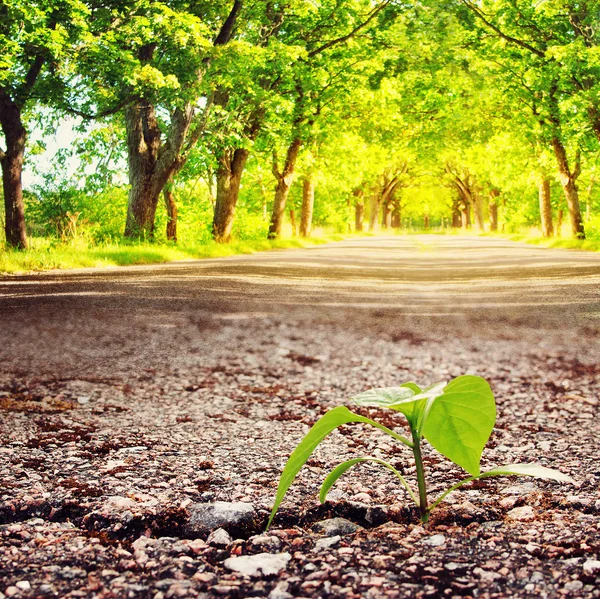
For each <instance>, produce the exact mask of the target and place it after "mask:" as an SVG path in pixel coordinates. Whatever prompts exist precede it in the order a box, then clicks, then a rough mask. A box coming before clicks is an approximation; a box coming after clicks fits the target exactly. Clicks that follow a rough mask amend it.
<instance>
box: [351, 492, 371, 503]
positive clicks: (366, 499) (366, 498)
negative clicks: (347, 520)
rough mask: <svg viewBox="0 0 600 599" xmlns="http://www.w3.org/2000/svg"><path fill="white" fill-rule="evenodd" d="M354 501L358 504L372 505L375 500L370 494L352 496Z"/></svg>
mask: <svg viewBox="0 0 600 599" xmlns="http://www.w3.org/2000/svg"><path fill="white" fill-rule="evenodd" d="M352 501H356V502H357V503H371V502H372V501H373V499H372V497H371V496H370V495H369V494H368V493H357V494H356V495H353V496H352Z"/></svg>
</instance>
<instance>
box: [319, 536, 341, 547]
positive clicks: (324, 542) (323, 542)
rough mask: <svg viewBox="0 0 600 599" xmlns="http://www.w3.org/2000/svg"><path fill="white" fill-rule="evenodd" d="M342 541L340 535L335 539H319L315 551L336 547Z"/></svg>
mask: <svg viewBox="0 0 600 599" xmlns="http://www.w3.org/2000/svg"><path fill="white" fill-rule="evenodd" d="M341 540H342V537H341V536H340V535H335V536H334V537H325V538H324V539H319V540H318V541H317V542H316V543H315V549H318V550H321V549H329V548H330V547H334V546H335V545H337V544H338V543H339V542H340V541H341Z"/></svg>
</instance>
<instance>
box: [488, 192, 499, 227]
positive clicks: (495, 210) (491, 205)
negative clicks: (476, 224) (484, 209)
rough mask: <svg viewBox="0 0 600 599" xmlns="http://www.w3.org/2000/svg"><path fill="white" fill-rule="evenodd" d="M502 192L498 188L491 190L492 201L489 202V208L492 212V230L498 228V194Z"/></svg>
mask: <svg viewBox="0 0 600 599" xmlns="http://www.w3.org/2000/svg"><path fill="white" fill-rule="evenodd" d="M499 195H500V192H499V191H498V190H497V189H492V190H491V191H490V202H489V204H488V209H489V213H490V231H497V230H498V202H497V199H498V196H499Z"/></svg>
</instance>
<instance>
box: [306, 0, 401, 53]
mask: <svg viewBox="0 0 600 599" xmlns="http://www.w3.org/2000/svg"><path fill="white" fill-rule="evenodd" d="M390 2H391V0H385V2H382V3H381V4H380V5H379V6H376V7H375V8H374V9H373V10H372V11H371V12H370V13H369V15H368V17H367V19H366V21H363V22H362V23H361V24H360V25H357V26H356V27H355V28H354V29H353V30H352V31H350V33H347V34H346V35H343V36H342V37H338V38H336V39H333V40H329V41H328V42H326V43H324V44H323V45H322V46H320V47H319V48H316V49H314V50H312V51H311V52H309V53H308V57H309V58H313V57H314V56H316V55H317V54H320V53H321V52H324V51H325V50H328V49H329V48H331V47H332V46H337V44H343V43H344V42H347V41H348V40H349V39H351V38H353V37H354V36H355V35H356V34H357V33H358V32H359V31H361V30H362V29H364V28H365V27H366V26H367V25H368V24H369V23H370V22H371V21H372V20H373V19H374V18H375V17H376V16H377V15H378V14H379V13H380V12H381V11H382V10H383V9H384V8H385V7H386V6H388V5H389V4H390Z"/></svg>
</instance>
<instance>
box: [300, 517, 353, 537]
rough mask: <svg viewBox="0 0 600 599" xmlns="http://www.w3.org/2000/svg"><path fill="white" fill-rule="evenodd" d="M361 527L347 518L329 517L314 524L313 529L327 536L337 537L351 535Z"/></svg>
mask: <svg viewBox="0 0 600 599" xmlns="http://www.w3.org/2000/svg"><path fill="white" fill-rule="evenodd" d="M359 528H360V526H359V525H358V524H355V523H354V522H351V521H350V520H346V518H329V519H327V520H321V522H317V523H315V524H313V527H312V530H313V532H317V533H321V534H323V535H325V536H327V537H335V536H336V535H350V534H352V533H354V532H356V531H357V530H358V529H359Z"/></svg>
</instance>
